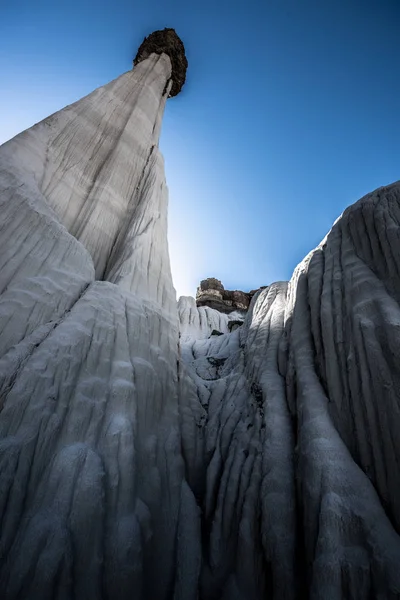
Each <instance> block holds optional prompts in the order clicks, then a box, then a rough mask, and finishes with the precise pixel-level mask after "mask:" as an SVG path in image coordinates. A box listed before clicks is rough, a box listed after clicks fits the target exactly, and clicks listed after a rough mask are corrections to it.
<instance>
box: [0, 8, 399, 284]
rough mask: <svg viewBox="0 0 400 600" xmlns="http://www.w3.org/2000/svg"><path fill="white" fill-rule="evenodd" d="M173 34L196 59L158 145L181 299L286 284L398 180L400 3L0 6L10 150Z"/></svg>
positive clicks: (4, 118)
mask: <svg viewBox="0 0 400 600" xmlns="http://www.w3.org/2000/svg"><path fill="white" fill-rule="evenodd" d="M164 27H174V28H175V29H176V30H177V33H178V35H180V37H181V38H182V40H183V42H184V44H185V47H186V53H187V57H188V61H189V70H188V76H187V83H186V85H185V87H184V89H183V91H182V93H181V94H180V95H179V96H178V97H177V98H173V99H171V100H169V101H168V103H167V109H166V114H165V118H164V125H163V132H162V138H161V149H162V151H163V154H164V157H165V163H166V175H167V182H168V187H169V191H170V209H169V243H170V254H171V262H172V272H173V277H174V283H175V287H176V288H177V292H178V295H180V294H191V295H194V294H195V291H196V286H197V285H198V282H199V281H200V279H204V278H205V277H217V278H218V279H221V280H222V282H223V284H224V285H225V287H226V288H227V289H242V290H249V289H252V288H257V287H259V286H261V285H266V284H268V283H271V282H273V281H276V280H280V279H288V278H290V276H291V274H292V271H293V269H294V267H295V266H296V264H297V263H298V262H299V261H300V260H301V259H302V258H303V257H304V256H305V254H307V253H308V252H309V251H310V250H311V249H312V248H313V247H314V246H315V245H317V244H318V243H319V242H320V240H321V239H322V238H323V237H324V236H325V234H326V233H327V231H328V230H329V229H330V227H331V225H332V223H333V221H334V220H335V219H336V218H337V217H338V216H339V215H340V213H341V212H342V211H343V210H344V208H345V207H346V206H347V205H348V204H350V203H352V202H354V201H356V200H357V199H358V198H360V197H361V196H363V195H364V194H366V193H367V192H369V191H372V190H373V189H375V188H377V187H379V186H381V185H385V184H388V183H391V182H392V181H395V180H397V179H399V178H400V161H399V159H400V118H399V117H400V114H399V108H400V44H399V40H400V2H399V0H246V1H244V0H242V1H238V0H230V1H227V0H202V1H196V2H194V1H193V0H186V1H183V0H151V1H144V0H142V1H141V2H138V1H136V0H96V1H94V0H68V1H66V0H57V1H56V2H54V0H35V1H33V0H3V2H0V82H1V83H0V142H4V141H6V140H7V139H9V138H10V137H12V136H13V135H15V134H16V133H18V132H19V131H22V130H23V129H26V128H27V127H29V126H31V125H33V124H34V123H35V122H37V121H39V120H41V119H43V118H44V117H46V116H47V115H49V114H51V113H53V112H55V111H56V110H58V109H60V108H62V107H64V106H65V105H67V104H70V103H71V102H74V101H75V100H78V99H79V98H80V97H82V96H84V95H86V94H87V93H89V92H91V91H92V90H93V89H95V88H96V87H98V86H99V85H102V84H105V83H107V82H108V81H110V80H111V79H113V78H115V77H117V76H118V75H120V74H121V73H123V72H125V71H127V70H128V69H130V68H131V64H132V58H133V57H134V55H135V53H136V50H137V47H138V46H139V44H140V42H141V41H142V39H143V38H144V36H145V35H147V34H149V33H150V32H151V31H153V30H155V29H161V28H164Z"/></svg>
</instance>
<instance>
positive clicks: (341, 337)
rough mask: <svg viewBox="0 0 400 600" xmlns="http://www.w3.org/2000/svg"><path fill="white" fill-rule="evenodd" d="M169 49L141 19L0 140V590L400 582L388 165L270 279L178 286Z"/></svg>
mask: <svg viewBox="0 0 400 600" xmlns="http://www.w3.org/2000/svg"><path fill="white" fill-rule="evenodd" d="M185 61H186V58H185V56H184V49H183V45H182V44H181V42H180V40H179V38H177V36H176V34H175V32H173V30H164V31H162V32H156V33H155V34H152V36H149V38H146V40H145V42H144V43H143V44H142V46H141V47H140V49H139V52H138V56H137V58H136V59H135V64H136V66H135V68H134V69H133V70H132V71H130V72H128V73H125V74H123V75H121V76H120V77H119V78H118V79H116V80H115V81H113V82H111V83H109V84H108V85H106V86H104V87H101V88H99V89H98V90H95V91H94V92H93V93H92V94H89V96H87V97H86V98H83V99H82V100H80V101H78V102H76V103H75V104H73V105H71V106H68V107H66V108H65V109H63V110H61V111H59V112H58V113H56V114H54V115H52V116H50V117H49V118H48V119H45V120H44V121H42V122H41V123H38V124H37V125H35V126H34V127H32V128H30V129H28V130H27V131H25V132H23V133H22V134H20V135H18V136H16V137H15V138H14V139H13V140H11V141H9V142H7V143H6V144H4V145H3V146H1V148H0V207H1V210H0V333H1V335H0V596H1V599H2V600H131V599H132V598H135V600H265V599H266V598H269V599H271V600H303V599H305V598H308V599H310V600H320V599H323V600H328V599H329V600H333V599H334V600H342V599H346V600H353V599H354V600H370V599H371V598H376V599H380V600H395V599H399V598H400V569H399V565H400V537H399V532H400V502H399V489H400V467H399V465H400V436H399V431H400V410H399V406H400V361H399V332H400V252H399V240H400V183H396V184H393V185H391V186H387V187H384V188H380V189H379V190H377V191H375V192H373V193H371V194H369V195H367V196H366V197H364V198H362V199H361V200H360V201H358V202H357V203H356V204H354V205H353V206H351V207H350V208H349V209H347V210H346V211H345V212H344V214H343V215H342V216H341V217H340V218H339V219H338V220H337V221H336V223H335V224H334V226H333V227H332V229H331V231H330V232H329V233H328V235H327V236H326V238H325V239H324V240H323V241H322V242H321V244H320V245H319V246H318V247H317V248H316V249H315V250H314V251H312V252H311V253H310V254H309V255H308V256H307V257H306V258H305V259H304V260H303V261H302V262H301V263H300V264H299V266H298V267H297V268H296V270H295V272H294V274H293V276H292V278H291V280H290V281H289V282H278V283H273V284H271V285H269V286H267V287H266V288H263V289H260V290H257V291H255V292H249V293H244V292H236V291H235V292H229V291H227V290H224V288H223V286H222V284H221V282H220V281H218V280H217V279H209V280H205V281H204V282H202V283H201V285H200V288H199V293H198V297H197V305H196V300H195V299H194V298H190V297H182V298H180V299H179V302H178V305H176V301H175V291H174V289H173V285H172V278H171V272H170V266H169V257H168V247H167V188H166V184H165V177H164V168H163V160H162V157H161V155H160V152H159V150H158V138H159V132H160V126H161V120H162V115H163V111H164V106H165V103H166V100H167V98H168V96H170V95H174V94H175V93H177V92H178V91H179V89H180V88H181V85H182V84H183V82H184V74H185V73H186V67H185V64H186V63H185ZM216 308H218V310H216ZM242 323H243V324H242Z"/></svg>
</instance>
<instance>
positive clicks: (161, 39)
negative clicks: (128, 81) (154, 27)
mask: <svg viewBox="0 0 400 600" xmlns="http://www.w3.org/2000/svg"><path fill="white" fill-rule="evenodd" d="M153 52H155V53H156V54H162V53H163V52H164V53H165V54H167V55H168V56H169V57H170V59H171V64H172V87H171V91H170V94H169V95H170V97H172V96H177V95H178V94H179V92H180V91H181V89H182V87H183V85H184V83H185V80H186V70H187V67H188V61H187V58H186V55H185V47H184V45H183V43H182V40H181V39H180V37H179V36H178V35H177V33H176V31H175V29H171V28H168V27H166V28H165V29H160V30H158V31H154V32H153V33H151V34H150V35H148V36H147V37H145V38H144V40H143V42H142V43H141V45H140V47H139V50H138V52H137V54H136V57H135V59H134V61H133V65H134V66H136V65H137V64H138V63H140V62H141V61H142V60H144V59H145V58H147V57H148V56H150V54H152V53H153Z"/></svg>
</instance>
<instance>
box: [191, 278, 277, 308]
mask: <svg viewBox="0 0 400 600" xmlns="http://www.w3.org/2000/svg"><path fill="white" fill-rule="evenodd" d="M264 287H265V286H262V287H261V288H259V289H263V288H264ZM256 292H258V290H252V291H251V292H241V291H240V290H234V291H230V290H226V289H225V288H224V286H223V285H222V283H221V282H220V280H219V279H215V277H209V278H208V279H203V281H201V282H200V285H199V287H198V288H197V294H196V304H197V306H209V307H210V308H214V309H216V310H218V311H220V312H224V313H230V312H233V311H235V310H243V311H246V310H248V308H249V306H250V302H251V299H252V297H253V296H254V294H255V293H256Z"/></svg>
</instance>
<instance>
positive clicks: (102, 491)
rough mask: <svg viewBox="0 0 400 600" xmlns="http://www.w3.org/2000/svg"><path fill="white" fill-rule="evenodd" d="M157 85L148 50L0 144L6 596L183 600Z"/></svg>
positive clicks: (183, 531) (162, 63) (163, 64)
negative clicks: (132, 66)
mask: <svg viewBox="0 0 400 600" xmlns="http://www.w3.org/2000/svg"><path fill="white" fill-rule="evenodd" d="M170 74H171V65H170V60H169V58H168V57H167V56H166V55H165V54H163V55H161V56H158V55H155V54H153V55H151V56H150V57H149V58H148V59H146V60H145V61H143V62H142V63H140V64H139V65H138V66H137V67H136V68H135V69H134V70H133V71H132V72H129V73H126V74H124V75H122V76H121V77H119V78H118V79H117V80H115V81H114V82H111V83H110V84H108V85H106V86H104V87H103V88H100V89H99V90H96V91H95V92H93V93H92V94H90V95H89V96H87V97H86V98H84V99H82V100H80V101H79V102H77V103H75V104H74V105H72V106H70V107H67V108H66V109H64V110H62V111H60V112H59V113H56V114H55V115H53V116H51V117H49V119H46V120H45V121H43V122H42V123H39V124H37V125H35V126H34V127H32V128H31V129H29V130H27V131H26V132H24V133H22V134H20V135H19V136H17V137H16V138H14V139H13V140H11V141H10V142H8V143H7V144H5V145H3V146H2V147H1V148H0V202H1V212H0V215H1V217H0V246H1V248H0V327H1V337H0V393H1V407H2V410H1V413H0V440H1V441H0V477H1V486H0V523H1V535H0V590H1V597H2V598H5V599H7V600H9V599H17V598H29V600H36V599H37V600H39V599H40V600H44V599H45V598H49V599H50V598H57V599H61V598H62V599H64V598H70V599H72V598H78V599H83V598H88V599H93V600H94V599H103V598H118V599H121V600H122V599H125V598H126V599H128V598H129V599H130V598H132V590H134V591H135V592H134V593H135V595H136V597H137V598H152V599H154V600H156V599H164V598H169V597H170V595H171V593H172V592H171V590H174V589H175V590H176V591H175V595H176V598H182V599H183V598H188V599H190V597H191V596H190V594H192V597H193V598H195V595H194V591H193V590H194V589H195V588H193V586H192V589H191V591H190V592H189V591H188V590H187V583H186V582H185V579H184V574H183V575H182V573H181V572H180V571H179V569H177V568H176V554H177V553H178V554H179V555H180V556H182V557H188V556H189V555H190V554H189V551H188V544H189V543H190V539H189V534H190V524H189V525H188V524H187V522H186V521H187V519H188V518H190V515H191V514H192V513H193V512H194V514H196V510H197V508H196V505H195V502H194V498H193V494H192V492H191V491H190V489H189V488H188V486H187V485H186V484H185V480H184V463H183V459H182V456H181V441H180V437H181V436H180V427H179V414H178V390H177V384H178V376H177V361H178V318H177V317H178V315H177V309H176V300H175V291H174V289H173V285H172V279H171V272H170V265H169V257H168V248H167V236H166V224H167V188H166V184H165V177H164V170H163V160H162V157H161V155H160V153H159V150H158V146H157V144H158V135H159V128H160V123H161V117H162V112H163V109H164V105H165V101H166V98H167V96H168V92H169V88H170V85H171V83H170V81H169V79H170ZM99 279H100V280H99ZM188 527H189V529H188ZM188 531H189V533H188ZM183 562H184V561H183ZM185 564H187V558H186V563H185ZM150 574H151V575H150Z"/></svg>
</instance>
